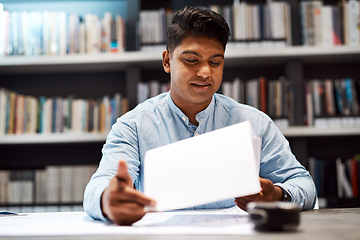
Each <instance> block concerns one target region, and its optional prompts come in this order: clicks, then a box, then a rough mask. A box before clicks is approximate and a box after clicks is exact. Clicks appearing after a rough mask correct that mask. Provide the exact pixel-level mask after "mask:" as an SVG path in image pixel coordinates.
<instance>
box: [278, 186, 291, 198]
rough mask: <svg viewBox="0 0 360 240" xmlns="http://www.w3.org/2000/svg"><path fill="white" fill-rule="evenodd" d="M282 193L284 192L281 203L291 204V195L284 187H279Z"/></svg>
mask: <svg viewBox="0 0 360 240" xmlns="http://www.w3.org/2000/svg"><path fill="white" fill-rule="evenodd" d="M278 187H279V188H280V189H281V191H282V197H281V201H282V202H291V196H290V194H289V193H288V192H287V191H286V190H285V189H284V188H282V187H280V186H278Z"/></svg>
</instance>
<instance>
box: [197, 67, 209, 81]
mask: <svg viewBox="0 0 360 240" xmlns="http://www.w3.org/2000/svg"><path fill="white" fill-rule="evenodd" d="M196 76H198V77H201V78H209V77H210V76H211V70H210V67H209V66H208V65H203V66H201V67H200V68H199V69H198V70H197V71H196Z"/></svg>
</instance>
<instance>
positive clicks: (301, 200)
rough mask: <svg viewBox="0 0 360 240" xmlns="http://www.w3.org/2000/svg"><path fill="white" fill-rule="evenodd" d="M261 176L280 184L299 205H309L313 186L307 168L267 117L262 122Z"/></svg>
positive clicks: (313, 189) (313, 191)
mask: <svg viewBox="0 0 360 240" xmlns="http://www.w3.org/2000/svg"><path fill="white" fill-rule="evenodd" d="M262 126H263V127H264V128H263V131H262V151H261V163H260V176H261V177H263V178H266V179H269V180H271V181H272V182H273V183H274V184H275V185H278V186H281V187H282V188H283V189H285V190H286V191H287V192H288V193H289V194H290V196H291V201H292V202H295V203H297V204H299V206H300V208H301V209H303V210H304V209H312V208H314V206H315V202H316V198H317V197H316V196H317V195H316V188H315V184H314V181H313V179H312V177H311V175H310V174H309V172H308V171H307V170H306V169H305V167H304V166H302V165H301V164H300V163H299V161H298V160H297V159H296V157H295V156H294V154H293V153H292V151H291V148H290V146H289V142H288V141H287V140H286V138H285V137H284V135H283V134H282V133H281V132H280V130H279V129H278V128H277V127H276V125H275V124H274V123H273V122H272V121H271V120H270V119H268V120H265V123H263V124H262Z"/></svg>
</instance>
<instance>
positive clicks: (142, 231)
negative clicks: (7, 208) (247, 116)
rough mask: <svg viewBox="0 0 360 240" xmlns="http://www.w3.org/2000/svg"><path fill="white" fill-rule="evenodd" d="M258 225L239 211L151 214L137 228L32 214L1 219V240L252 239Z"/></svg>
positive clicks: (76, 215) (78, 215) (81, 216)
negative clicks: (48, 239) (116, 239)
mask: <svg viewBox="0 0 360 240" xmlns="http://www.w3.org/2000/svg"><path fill="white" fill-rule="evenodd" d="M254 233H255V231H254V225H253V224H252V223H251V222H250V221H249V218H248V214H247V213H246V212H244V211H242V210H241V209H239V208H238V207H236V206H235V207H232V208H226V209H216V210H189V211H171V212H152V213H147V214H146V215H145V216H144V218H143V219H141V220H140V221H138V222H136V223H135V224H133V226H117V225H115V224H112V223H109V222H102V221H96V220H93V219H91V218H90V217H89V216H88V215H87V214H86V213H85V212H49V213H46V212H45V213H28V214H24V215H21V216H17V217H10V216H8V217H1V218H0V238H2V237H24V236H27V237H36V236H62V237H64V236H90V235H97V236H106V235H113V236H120V235H122V236H131V235H146V236H149V235H188V234H194V235H208V234H211V235H251V234H254Z"/></svg>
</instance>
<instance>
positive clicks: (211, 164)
mask: <svg viewBox="0 0 360 240" xmlns="http://www.w3.org/2000/svg"><path fill="white" fill-rule="evenodd" d="M260 147H261V139H260V138H259V137H256V136H255V135H254V132H253V129H252V127H251V124H250V122H249V121H246V122H242V123H238V124H234V125H231V126H228V127H225V128H222V129H218V130H215V131H212V132H208V133H205V134H202V135H199V136H196V137H192V138H188V139H185V140H181V141H178V142H175V143H172V144H168V145H165V146H162V147H159V148H156V149H152V150H149V151H148V152H147V153H146V155H145V163H144V193H145V195H147V196H148V197H151V198H153V199H155V200H156V202H157V205H156V208H154V209H152V210H155V211H168V210H174V209H182V208H188V207H193V206H197V205H202V204H207V203H211V202H216V201H221V200H226V199H231V198H234V197H241V196H246V195H250V194H255V193H258V192H259V191H260V182H259V165H260Z"/></svg>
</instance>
